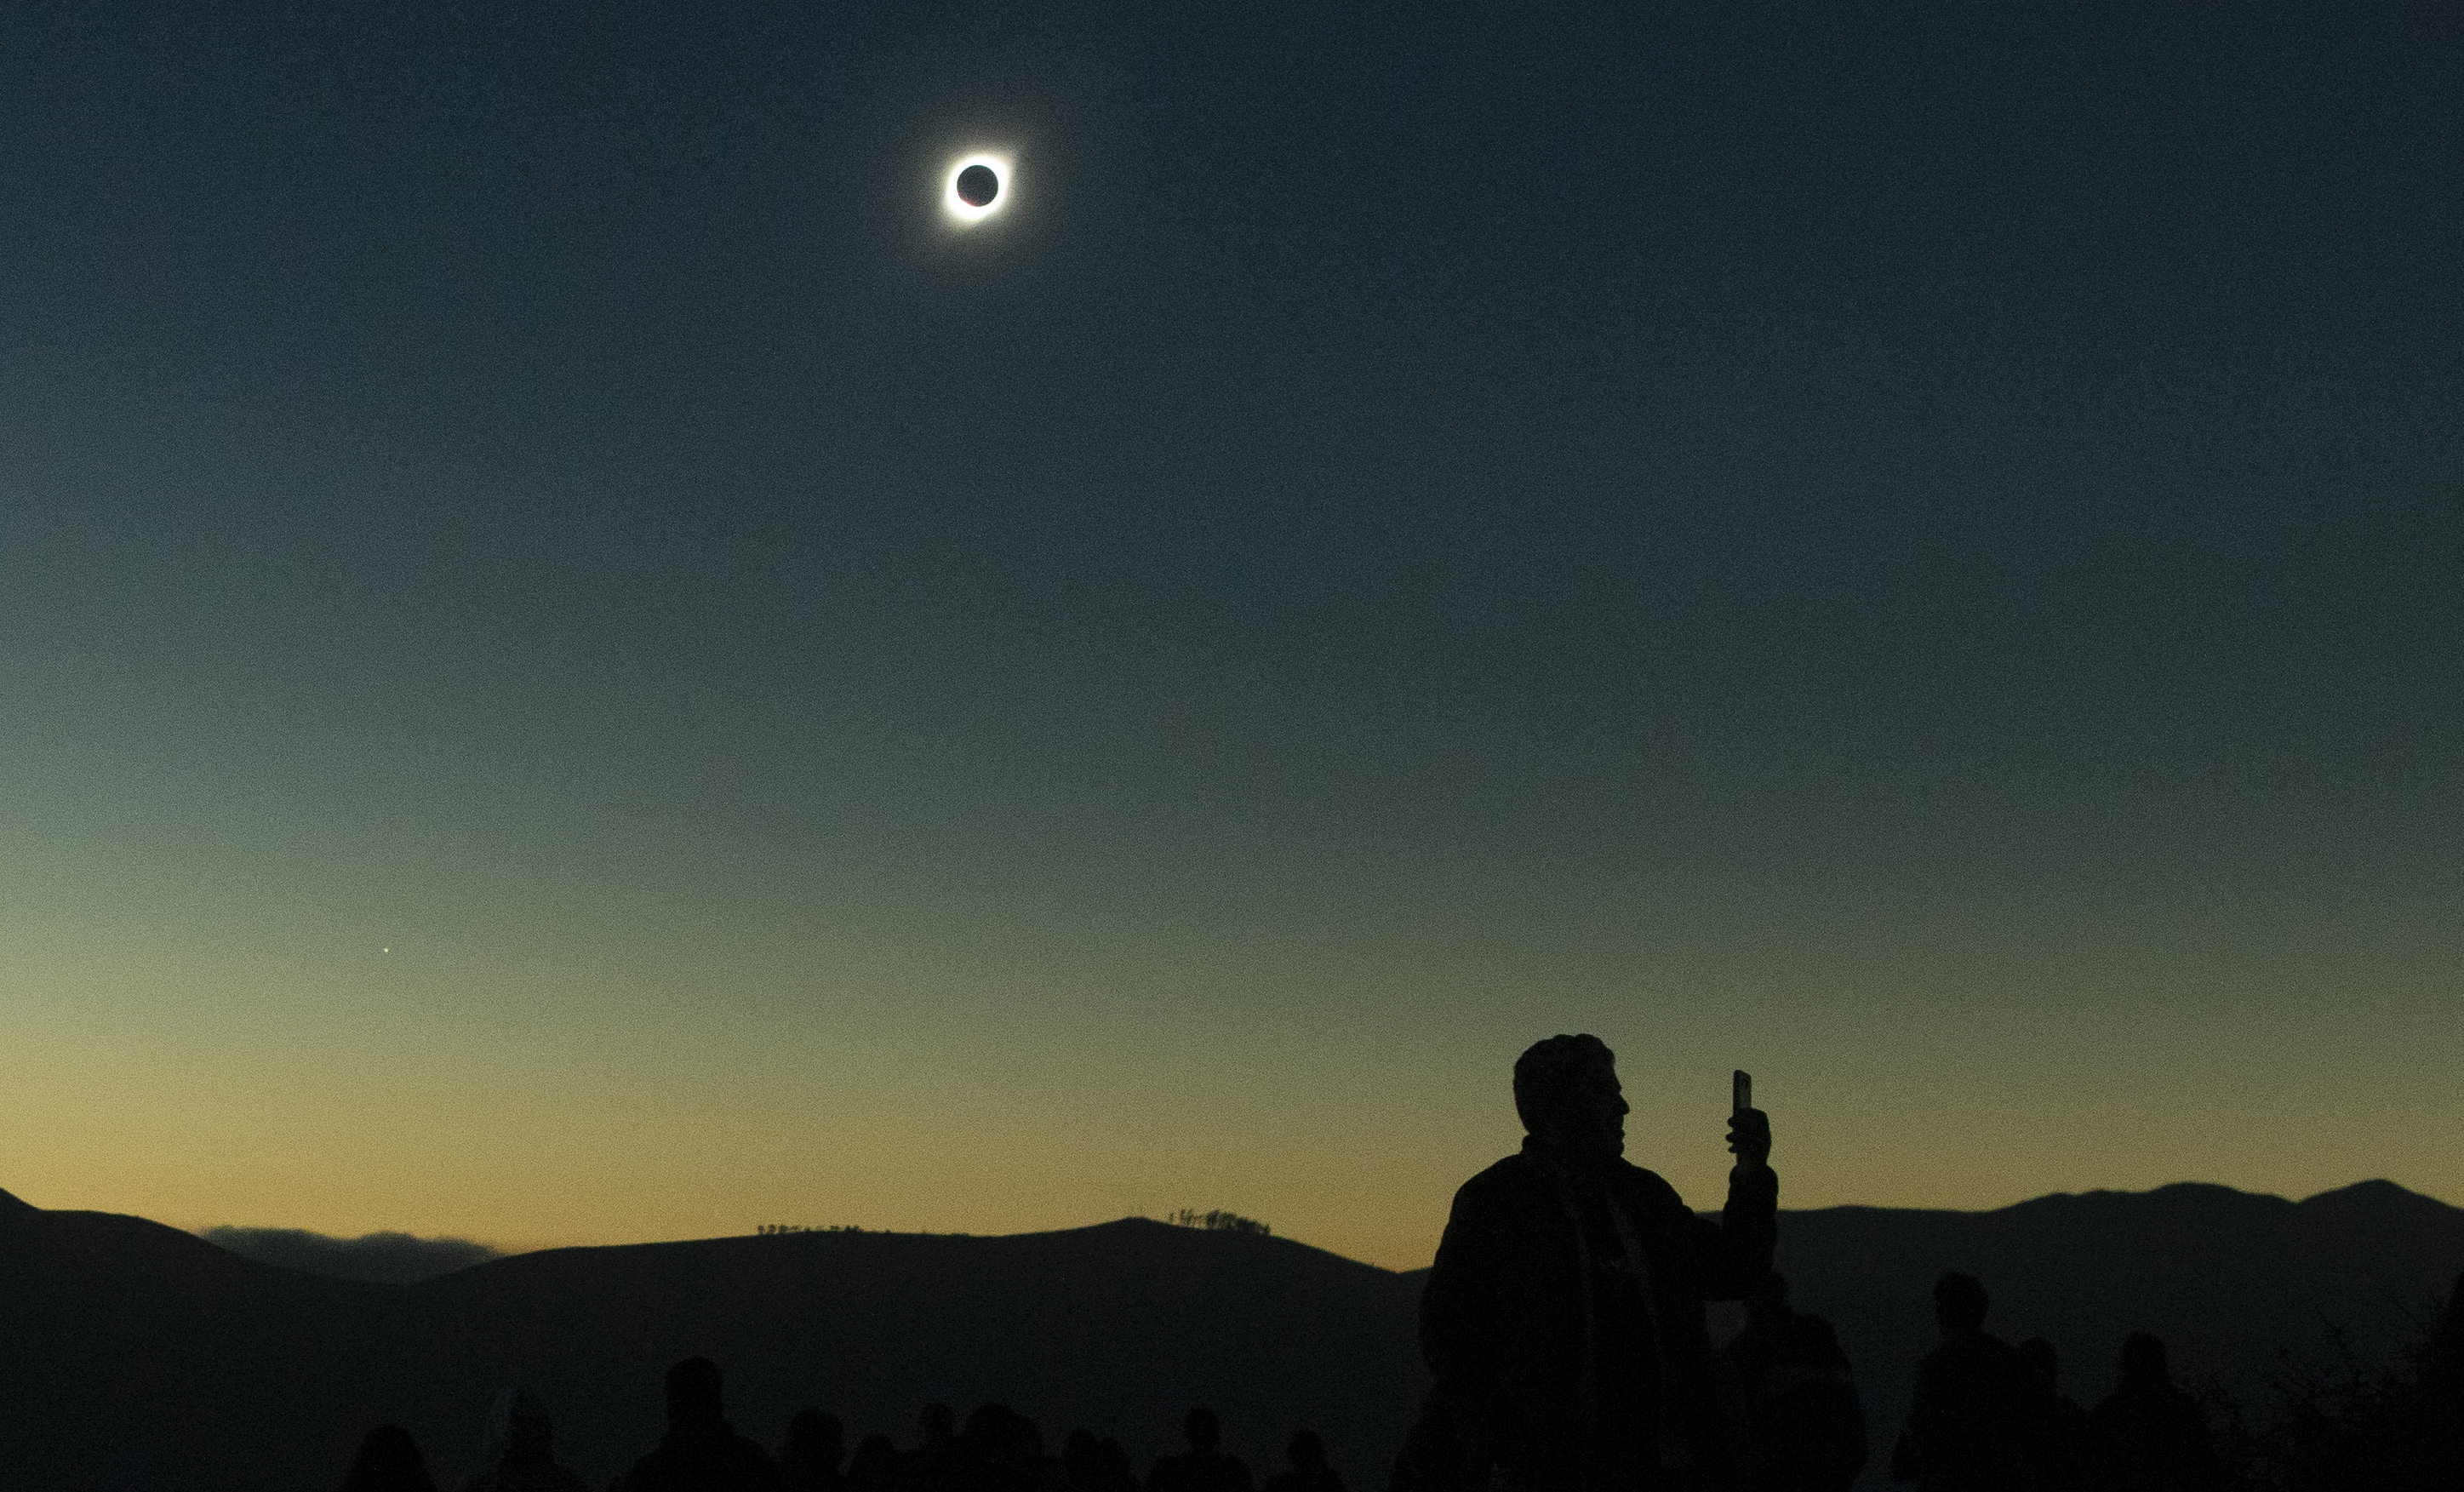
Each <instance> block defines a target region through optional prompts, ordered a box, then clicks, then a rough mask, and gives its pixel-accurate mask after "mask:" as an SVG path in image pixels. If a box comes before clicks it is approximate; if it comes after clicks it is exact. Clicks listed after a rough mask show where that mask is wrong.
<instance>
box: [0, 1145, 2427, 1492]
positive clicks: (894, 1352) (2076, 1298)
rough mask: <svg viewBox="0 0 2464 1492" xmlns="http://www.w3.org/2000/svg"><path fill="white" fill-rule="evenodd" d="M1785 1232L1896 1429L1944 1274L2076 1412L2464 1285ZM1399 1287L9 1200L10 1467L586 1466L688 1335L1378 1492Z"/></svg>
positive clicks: (2084, 1250)
mask: <svg viewBox="0 0 2464 1492" xmlns="http://www.w3.org/2000/svg"><path fill="white" fill-rule="evenodd" d="M1780 1247H1781V1260H1782V1266H1783V1267H1784V1268H1786V1269H1787V1270H1788V1271H1789V1273H1790V1274H1791V1276H1792V1278H1793V1280H1794V1281H1795V1282H1796V1294H1797V1299H1798V1301H1799V1303H1800V1305H1802V1306H1804V1307H1805V1308H1807V1309H1813V1310H1819V1311H1821V1312H1823V1313H1824V1314H1826V1315H1829V1316H1830V1317H1831V1318H1832V1319H1833V1321H1834V1322H1835V1323H1836V1324H1837V1326H1838V1327H1839V1329H1840V1334H1841V1337H1842V1339H1843V1340H1844V1341H1845V1342H1846V1343H1847V1344H1848V1346H1849V1348H1850V1350H1851V1352H1852V1354H1853V1356H1854V1357H1855V1359H1856V1364H1857V1368H1858V1371H1859V1381H1860V1382H1861V1383H1862V1384H1863V1385H1864V1388H1865V1392H1866V1396H1867V1404H1868V1410H1869V1415H1870V1417H1871V1419H1872V1421H1873V1424H1874V1429H1875V1438H1876V1440H1877V1442H1878V1445H1881V1446H1887V1444H1888V1438H1889V1434H1890V1431H1891V1428H1892V1427H1893V1426H1894V1425H1895V1424H1896V1422H1897V1419H1898V1416H1899V1414H1900V1411H1901V1398H1902V1388H1903V1384H1904V1382H1905V1379H1906V1376H1907V1372H1908V1370H1909V1367H1910V1366H1911V1365H1912V1364H1913V1362H1914V1361H1915V1359H1916V1357H1917V1355H1918V1354H1919V1353H1920V1352H1921V1351H1922V1350H1923V1349H1924V1348H1925V1345H1926V1341H1927V1338H1928V1336H1929V1326H1928V1305H1927V1295H1926V1292H1927V1289H1928V1287H1929V1285H1930V1284H1931V1282H1932V1280H1933V1278H1934V1276H1935V1275H1936V1274H1937V1273H1939V1272H1940V1271H1941V1270H1942V1269H1945V1268H1950V1267H1963V1268H1969V1269H1972V1270H1974V1271H1975V1272H1977V1273H1978V1274H1980V1275H1981V1276H1982V1277H1983V1278H1984V1279H1985V1280H1986V1282H1987V1284H1988V1285H1989V1286H1991V1288H1992V1290H1993V1292H1994V1296H1995V1307H1994V1315H1993V1320H1992V1322H1991V1325H1992V1326H1993V1327H1995V1328H1996V1329H1998V1330H2000V1331H2001V1332H2002V1333H2003V1334H2004V1335H2006V1336H2009V1337H2012V1338H2013V1339H2017V1338H2020V1337H2025V1336H2030V1335H2036V1334H2042V1335H2045V1336H2047V1337H2048V1338H2050V1339H2051V1340H2052V1341H2054V1343H2055V1344H2056V1345H2057V1348H2059V1349H2060V1350H2061V1352H2062V1354H2063V1361H2064V1368H2065V1382H2066V1384H2067V1385H2068V1386H2069V1387H2070V1389H2071V1391H2072V1392H2073V1393H2074V1394H2076V1395H2078V1396H2079V1397H2081V1398H2086V1399H2093V1398H2094V1397H2095V1396H2096V1395H2097V1394H2099V1393H2101V1392H2102V1391H2103V1390H2104V1388H2105V1387H2106V1385H2107V1383H2108V1381H2109V1378H2110V1374H2111V1363H2112V1359H2113V1355H2114V1352H2115V1351H2116V1349H2118V1347H2119V1345H2120V1342H2121V1339H2122V1336H2123V1334H2124V1333H2125V1332H2127V1331H2128V1330H2131V1329H2133V1328H2137V1327H2147V1328H2150V1329H2153V1330H2156V1331H2158V1332H2159V1333H2161V1334H2164V1335H2166V1336H2167V1338H2168V1340H2170V1341H2171V1342H2172V1343H2173V1344H2174V1346H2175V1349H2176V1360H2177V1363H2178V1365H2179V1366H2180V1367H2181V1369H2182V1370H2183V1371H2185V1373H2186V1375H2204V1374H2208V1373H2214V1374H2217V1375H2219V1376H2220V1377H2222V1378H2224V1379H2226V1380H2228V1381H2231V1382H2234V1383H2237V1384H2240V1385H2242V1386H2244V1387H2247V1386H2249V1385H2250V1384H2252V1383H2254V1382H2255V1381H2256V1380H2257V1379H2258V1378H2259V1377H2260V1376H2261V1375H2262V1374H2263V1373H2264V1371H2266V1369H2267V1368H2268V1366H2269V1365H2270V1364H2271V1363H2272V1362H2273V1361H2274V1359H2275V1355H2276V1354H2277V1352H2278V1351H2279V1350H2282V1349H2304V1348H2309V1347H2313V1346H2315V1345H2317V1344H2318V1343H2319V1342H2320V1341H2321V1334H2322V1331H2323V1329H2324V1326H2325V1324H2326V1323H2329V1322H2334V1323H2337V1324H2340V1325H2342V1326H2343V1327H2346V1328H2347V1329H2349V1330H2350V1331H2351V1333H2352V1335H2353V1338H2354V1340H2355V1341H2356V1342H2357V1343H2358V1344H2359V1345H2361V1346H2362V1347H2363V1348H2364V1349H2384V1348H2385V1347H2386V1346H2387V1345H2388V1344H2389V1343H2391V1342H2392V1341H2394V1340H2395V1339H2396V1337H2397V1336H2398V1335H2399V1334H2400V1332H2401V1330H2402V1329H2403V1326H2404V1315H2403V1307H2405V1306H2408V1305H2418V1304H2420V1303H2424V1302H2427V1301H2429V1300H2430V1299H2431V1298H2432V1297H2434V1296H2436V1295H2439V1294H2441V1293H2443V1291H2444V1290H2445V1289H2446V1288H2447V1286H2448V1285H2449V1284H2452V1283H2453V1280H2454V1278H2455V1275H2456V1271H2457V1270H2458V1269H2459V1268H2464V1211H2459V1210H2458V1209H2455V1208H2452V1207H2448V1206H2446V1205H2444V1204H2442V1203H2439V1202H2436V1201H2432V1200H2431V1199H2429V1198H2427V1197H2422V1196H2415V1195H2414V1194H2412V1193H2409V1192H2406V1191H2404V1190H2403V1189H2402V1188H2399V1187H2395V1186H2392V1185H2390V1184H2388V1183H2386V1182H2367V1183H2364V1184H2363V1185H2360V1186H2356V1187H2350V1188H2346V1189H2344V1190H2343V1191H2339V1192H2333V1193H2328V1194H2326V1195H2324V1196H2316V1197H2312V1198H2310V1199H2309V1200H2308V1201H2304V1202H2299V1203H2295V1202H2290V1201H2285V1200H2283V1199H2281V1198H2277V1197H2271V1196H2252V1195H2250V1194H2246V1193H2240V1192H2233V1191H2231V1190H2228V1189H2226V1188H2222V1187H2210V1186H2175V1187H2167V1188H2164V1189H2162V1190H2159V1191H2156V1192H2150V1193H2141V1194H2122V1193H2092V1194H2089V1195H2087V1196H2049V1197H2042V1198H2039V1199H2037V1200H2035V1201H2032V1202H2025V1203H2021V1204H2019V1205H2017V1206H2014V1207H2008V1208H2004V1209H2001V1210H1999V1211H1996V1212H1991V1213H1947V1212H1911V1211H1902V1210H1893V1209H1884V1208H1863V1207H1846V1208H1832V1209H1826V1210H1822V1211H1817V1212H1797V1213H1787V1214H1783V1215H1782V1218H1781V1244H1780ZM1418 1297H1419V1274H1418V1273H1408V1274H1396V1273H1392V1272H1389V1271H1387V1270H1383V1269H1378V1268H1375V1267H1373V1266H1370V1265H1367V1264H1362V1263H1357V1262H1353V1261H1350V1260H1345V1259H1341V1258H1338V1257H1336V1256H1334V1255H1331V1254H1329V1253H1326V1252H1324V1251H1322V1250H1318V1249H1313V1248H1309V1247H1308V1246H1306V1245H1304V1244H1300V1243H1296V1242H1293V1241H1291V1240H1284V1239H1266V1238H1256V1237H1249V1236H1242V1235H1235V1234H1226V1233H1206V1232H1199V1231H1193V1230H1189V1229H1182V1228H1174V1227H1170V1226H1167V1225H1164V1224H1161V1223H1155V1222H1148V1221H1144V1220H1140V1219H1128V1220H1124V1221H1120V1222H1111V1223H1105V1224H1102V1225H1100V1226H1096V1227H1089V1228H1079V1229H1072V1230H1068V1231H1064V1232H1058V1233H1044V1234H1028V1235H1021V1236H1016V1237H1009V1238H968V1237H950V1236H937V1235H935V1236H927V1235H906V1234H877V1233H818V1234H789V1235H781V1236H763V1237H756V1238H734V1239H714V1240H703V1241H697V1242H684V1243H655V1244H638V1245H627V1246H620V1247H604V1248H574V1249H556V1250H549V1251H546V1252H542V1253H537V1254H527V1255H520V1256H517V1257H513V1258H508V1259H501V1260H496V1261H494V1262H488V1263H484V1264H480V1265H477V1266H474V1267H473V1268H469V1269H464V1270H460V1271H457V1272H455V1273H452V1274H448V1275H444V1276H441V1277H439V1278H436V1279H433V1280H429V1281H426V1282H423V1283H421V1284H414V1285H408V1286H402V1285H384V1284H360V1283H355V1282H349V1281H339V1280H329V1279H324V1278H320V1277H318V1276H313V1275H307V1274H301V1273H297V1272H296V1271H292V1270H287V1269H282V1268H278V1267H275V1266H273V1265H270V1264H263V1263H258V1262H253V1261H250V1260H245V1259H241V1258H238V1257H236V1256H234V1255H231V1254H228V1253H225V1252H224V1251H222V1250H221V1249H218V1248H215V1247H214V1246H213V1245H211V1244H209V1243H207V1242H205V1241H204V1240H199V1239H196V1238H192V1237H190V1236H189V1235H187V1234H185V1233H181V1232H178V1231H177V1230H174V1229H171V1228H166V1227H164V1226H161V1225H160V1224H156V1223H152V1222H148V1221H145V1220H143V1219H142V1218H124V1217H117V1216H112V1215H107V1214H98V1213H77V1212H44V1211H40V1210H38V1209H35V1208H33V1207H30V1206H28V1205H27V1204H25V1203H23V1202H21V1201H18V1200H17V1199H16V1198H14V1197H11V1196H7V1194H5V1193H0V1332H4V1333H5V1340H6V1342H7V1343H8V1350H7V1351H6V1353H0V1404H5V1405H6V1406H7V1409H6V1411H5V1418H0V1481H4V1482H5V1484H7V1485H10V1486H11V1487H26V1488H35V1489H58V1492H86V1489H93V1492H105V1489H110V1492H118V1489H122V1488H128V1487H139V1486H143V1487H153V1488H163V1489H166V1492H180V1489H191V1488H193V1489H197V1492H207V1489H225V1488H232V1487H243V1486H245V1487H253V1488H264V1489H267V1492H290V1489H295V1488H296V1489H298V1492H309V1489H313V1488H319V1487H323V1486H326V1485H330V1483H331V1481H332V1480H333V1479H334V1477H335V1476H336V1475H337V1473H338V1471H339V1468H340V1466H341V1461H342V1459H343V1457H344V1456H345V1455H346V1453H347V1450H348V1447H349V1445H350V1443H351V1442H352V1440H353V1439H354V1438H355V1437H356V1436H357V1435H358V1434H359V1433H360V1432H361V1431H362V1430H363V1429H364V1428H366V1427H367V1426H368V1425H370V1424H373V1423H376V1422H379V1421H381V1420H385V1419H396V1420H400V1421H401V1422H403V1423H405V1424H407V1425H408V1426H409V1427H410V1428H411V1430H412V1431H413V1433H414V1434H415V1435H417V1436H418V1437H419V1438H420V1440H421V1443H422V1444H423V1445H425V1446H427V1447H429V1452H430V1455H431V1457H432V1458H433V1459H434V1461H435V1463H436V1465H437V1469H438V1470H439V1472H440V1474H441V1475H443V1476H446V1477H448V1478H451V1477H454V1476H458V1475H459V1474H460V1473H461V1471H462V1470H463V1469H464V1468H465V1466H466V1465H467V1463H468V1459H469V1458H470V1457H471V1455H472V1453H473V1451H474V1450H475V1442H476V1439H477V1436H478V1431H479V1424H480V1420H481V1417H482V1415H483V1413H484V1410H485V1406H486V1404H487V1401H488V1399H489V1398H490V1396H491V1395H492V1394H493V1393H495V1391H496V1390H497V1389H498V1388H500V1387H502V1386H503V1385H504V1384H506V1383H508V1382H512V1381H517V1380H519V1381H525V1382H528V1383H530V1384H532V1385H534V1386H535V1387H537V1388H538V1389H539V1391H540V1392H541V1393H542V1394H543V1395H544V1396H545V1397H546V1398H547V1399H548V1400H549V1403H550V1405H551V1406H552V1408H553V1409H554V1410H555V1411H556V1413H557V1415H558V1418H559V1424H560V1431H559V1438H560V1442H561V1445H562V1446H563V1448H564V1450H565V1452H566V1456H567V1459H569V1460H571V1461H572V1462H573V1463H574V1464H575V1465H576V1466H577V1467H578V1468H579V1469H580V1470H582V1471H583V1473H584V1475H585V1476H586V1477H588V1478H590V1479H591V1480H592V1481H593V1482H594V1483H597V1482H604V1481H605V1480H606V1479H607V1478H609V1477H611V1476H612V1475H613V1474H614V1473H615V1472H616V1471H617V1470H619V1469H621V1467H622V1466H623V1465H624V1464H625V1463H626V1462H627V1460H629V1459H630V1458H631V1457H632V1456H634V1455H636V1454H638V1453H639V1451H640V1450H641V1449H643V1448H645V1447H646V1446H647V1445H648V1444H649V1441H650V1440H651V1439H652V1438H653V1437H655V1436H656V1434H657V1432H658V1428H659V1402H658V1380H659V1373H660V1371H661V1370H662V1369H663V1368H664V1367H665V1365H666V1364H667V1363H669V1362H671V1361H672V1360H674V1359H675V1358H678V1357H681V1356H685V1355H689V1354H691V1353H694V1352H703V1353H708V1354H709V1355H711V1356H713V1357H715V1358H717V1359H718V1360H719V1361H720V1362H721V1363H723V1364H725V1365H726V1367H727V1370H728V1375H729V1399H730V1405H731V1412H732V1414H733V1415H734V1417H735V1418H736V1420H737V1424H738V1426H739V1427H740V1428H741V1429H743V1430H744V1431H745V1432H746V1433H748V1434H751V1435H753V1436H755V1437H759V1438H764V1439H769V1440H773V1441H775V1439H776V1438H777V1437H778V1436H779V1435H780V1433H781V1430H782V1429H783V1427H784V1424H785V1420H786V1418H787V1415H789V1414H790V1413H792V1412H793V1410H794V1409H795V1408H796V1407H797V1406H798V1405H801V1404H805V1403H820V1404H824V1405H826V1406H828V1407H830V1408H833V1409H835V1410H837V1411H838V1412H839V1413H840V1414H842V1415H845V1416H846V1417H847V1421H848V1424H849V1427H850V1429H851V1431H853V1432H855V1433H857V1434H862V1433H865V1432H869V1431H874V1430H880V1431H885V1432H889V1433H891V1434H894V1435H898V1436H900V1437H901V1438H904V1432H905V1431H906V1429H907V1427H908V1426H909V1425H910V1424H911V1423H912V1421H913V1415H914V1412H915V1410H916V1408H917V1406H919V1405H921V1404H923V1403H925V1402H928V1401H932V1400H940V1401H945V1402H949V1403H952V1404H954V1405H957V1407H958V1409H959V1412H960V1413H961V1414H963V1413H964V1412H965V1411H966V1409H967V1408H968V1407H970V1406H971V1405H973V1404H975V1403H977V1402H979V1401H982V1400H986V1399H998V1400H1001V1401H1003V1402H1006V1403H1008V1404H1010V1405H1012V1406H1013V1407H1014V1408H1017V1409H1019V1410H1021V1411H1022V1412H1023V1413H1025V1414H1027V1415H1032V1416H1034V1417H1035V1418H1037V1419H1038V1420H1040V1421H1041V1422H1042V1423H1043V1424H1044V1425H1045V1431H1046V1434H1047V1437H1049V1438H1051V1439H1053V1440H1056V1441H1057V1439H1058V1437H1059V1435H1060V1434H1061V1432H1063V1431H1065V1430H1067V1428H1069V1427H1071V1426H1073V1425H1080V1424H1084V1425H1087V1426H1089V1427H1090V1428H1092V1429H1095V1430H1097V1431H1099V1432H1102V1433H1109V1434H1114V1435H1118V1436H1120V1437H1122V1438H1123V1439H1124V1440H1125V1441H1127V1442H1128V1443H1129V1444H1130V1445H1131V1447H1132V1449H1133V1451H1134V1452H1136V1453H1137V1454H1139V1456H1140V1457H1141V1458H1142V1459H1143V1458H1144V1457H1148V1456H1153V1455H1155V1454H1157V1453H1159V1452H1161V1451H1163V1450H1164V1449H1166V1448H1167V1446H1166V1440H1167V1437H1169V1436H1170V1434H1171V1431H1172V1427H1173V1426H1175V1425H1176V1424H1177V1421H1178V1417H1179V1414H1180V1411H1181V1410H1182V1409H1183V1408H1185V1407H1186V1406H1187V1405H1188V1404H1190V1403H1192V1402H1195V1401H1199V1400H1203V1401H1206V1402H1209V1403H1212V1404H1213V1405H1215V1406H1216V1408H1217V1409H1218V1410H1219V1411H1221V1414H1222V1415H1223V1418H1224V1422H1225V1425H1226V1429H1227V1433H1228V1435H1229V1437H1230V1438H1231V1440H1232V1441H1233V1448H1234V1449H1236V1450H1239V1451H1241V1452H1242V1453H1243V1454H1245V1455H1247V1456H1248V1457H1249V1458H1250V1459H1252V1461H1253V1463H1255V1464H1257V1465H1258V1466H1259V1469H1261V1470H1264V1469H1265V1468H1266V1465H1267V1463H1270V1462H1272V1461H1273V1460H1274V1459H1275V1451H1276V1448H1277V1447H1278V1446H1280V1444H1281V1442H1282V1439H1283V1437H1285V1436H1286V1435H1287V1433H1288V1432H1289V1430H1290V1429H1291V1428H1292V1427H1294V1426H1296V1425H1300V1424H1309V1425H1312V1426H1314V1427H1315V1428H1317V1429H1319V1430H1320V1431H1321V1432H1322V1433H1324V1434H1325V1435H1326V1437H1327V1438H1328V1441H1329V1444H1330V1446H1331V1449H1332V1451H1333V1453H1334V1458H1335V1462H1336V1464H1337V1466H1338V1467H1339V1468H1340V1469H1341V1470H1343V1471H1344V1472H1345V1473H1346V1475H1347V1476H1348V1477H1349V1478H1350V1479H1351V1481H1352V1484H1353V1486H1354V1487H1355V1488H1359V1489H1361V1492H1371V1489H1375V1488H1376V1487H1379V1486H1382V1485H1383V1483H1384V1480H1385V1465H1386V1461H1387V1459H1388V1458H1389V1457H1390V1456H1391V1454H1392V1451H1393V1448H1394V1446H1395V1445H1396V1444H1397V1442H1398V1441H1399V1439H1400V1437H1401V1435H1402V1432H1403V1430H1404V1428H1405V1426H1406V1425H1407V1424H1408V1422H1409V1419H1410V1416H1411V1414H1412V1410H1413V1406H1414V1404H1415V1403H1416V1402H1417V1399H1418V1396H1419V1392H1420V1389H1421V1386H1422V1381H1423V1380H1422V1376H1421V1372H1420V1370H1419V1364H1418V1361H1417V1356H1416V1353H1415V1351H1414V1348H1413V1332H1412V1324H1413V1314H1414V1307H1415V1305H1416V1303H1417V1301H1418Z"/></svg>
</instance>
